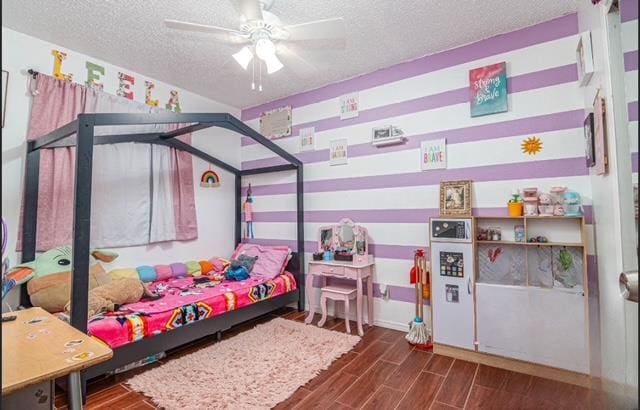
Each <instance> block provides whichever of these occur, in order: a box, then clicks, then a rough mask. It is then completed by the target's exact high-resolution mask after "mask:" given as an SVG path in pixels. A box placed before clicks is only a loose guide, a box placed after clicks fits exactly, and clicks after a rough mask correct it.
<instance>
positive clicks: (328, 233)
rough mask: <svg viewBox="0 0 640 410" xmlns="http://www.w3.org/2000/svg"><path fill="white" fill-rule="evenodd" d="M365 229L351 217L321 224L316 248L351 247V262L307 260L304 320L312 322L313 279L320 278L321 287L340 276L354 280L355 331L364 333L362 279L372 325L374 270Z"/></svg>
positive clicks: (313, 302) (314, 301)
mask: <svg viewBox="0 0 640 410" xmlns="http://www.w3.org/2000/svg"><path fill="white" fill-rule="evenodd" d="M367 235H368V234H367V230H366V229H365V228H363V227H361V226H358V225H356V224H354V223H353V221H351V220H350V219H343V220H341V221H340V223H339V224H338V225H335V226H327V227H321V228H320V230H319V232H318V236H319V240H318V248H319V249H318V250H319V251H324V250H335V249H340V248H342V249H345V248H346V249H351V250H352V253H353V261H336V260H331V261H326V260H321V261H317V260H312V261H309V269H307V278H306V287H307V288H306V291H307V292H306V293H307V297H308V298H309V315H308V316H307V318H306V319H305V323H307V324H309V323H311V322H312V321H313V317H314V315H315V313H316V303H317V296H316V292H315V291H314V289H313V278H314V277H315V276H320V277H321V278H322V287H325V286H326V284H327V278H341V279H349V280H353V281H355V283H356V321H357V324H358V334H359V335H360V336H362V335H364V330H363V329H362V322H363V317H362V316H363V315H362V312H363V307H362V300H363V298H364V293H363V282H365V281H366V285H367V308H368V312H367V313H368V317H367V319H368V320H367V323H368V324H369V325H373V274H374V272H375V262H374V259H373V255H369V253H368V244H367V242H368V236H367Z"/></svg>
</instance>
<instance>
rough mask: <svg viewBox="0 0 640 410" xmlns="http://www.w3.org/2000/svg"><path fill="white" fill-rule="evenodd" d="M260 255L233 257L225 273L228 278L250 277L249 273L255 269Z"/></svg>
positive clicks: (240, 278)
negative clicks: (254, 266)
mask: <svg viewBox="0 0 640 410" xmlns="http://www.w3.org/2000/svg"><path fill="white" fill-rule="evenodd" d="M256 260H258V257H257V256H255V257H251V256H247V255H238V259H233V260H232V261H231V265H229V269H228V270H227V273H226V275H225V278H226V279H227V280H245V279H249V273H251V271H252V270H253V265H255V263H256Z"/></svg>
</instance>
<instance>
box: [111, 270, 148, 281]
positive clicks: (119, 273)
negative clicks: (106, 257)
mask: <svg viewBox="0 0 640 410" xmlns="http://www.w3.org/2000/svg"><path fill="white" fill-rule="evenodd" d="M109 274H110V275H111V278H112V279H124V278H130V279H140V276H139V275H138V271H137V270H136V269H132V268H131V269H130V268H122V269H114V270H112V271H109Z"/></svg>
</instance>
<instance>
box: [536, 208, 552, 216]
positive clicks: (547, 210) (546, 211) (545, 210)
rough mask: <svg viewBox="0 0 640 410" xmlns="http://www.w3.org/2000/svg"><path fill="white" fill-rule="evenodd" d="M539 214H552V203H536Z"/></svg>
mask: <svg viewBox="0 0 640 410" xmlns="http://www.w3.org/2000/svg"><path fill="white" fill-rule="evenodd" d="M538 212H539V213H540V216H553V205H538Z"/></svg>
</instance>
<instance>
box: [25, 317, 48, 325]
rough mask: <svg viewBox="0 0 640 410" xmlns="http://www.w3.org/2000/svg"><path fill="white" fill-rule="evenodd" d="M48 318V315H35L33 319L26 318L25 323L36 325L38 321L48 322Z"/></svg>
mask: <svg viewBox="0 0 640 410" xmlns="http://www.w3.org/2000/svg"><path fill="white" fill-rule="evenodd" d="M46 321H47V318H46V317H41V316H39V317H34V318H33V319H30V320H26V321H25V322H24V323H25V324H26V325H35V324H36V323H40V322H46Z"/></svg>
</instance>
